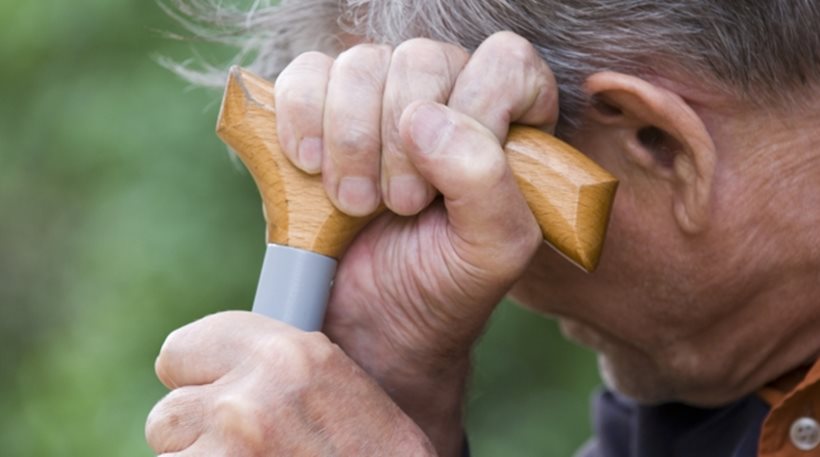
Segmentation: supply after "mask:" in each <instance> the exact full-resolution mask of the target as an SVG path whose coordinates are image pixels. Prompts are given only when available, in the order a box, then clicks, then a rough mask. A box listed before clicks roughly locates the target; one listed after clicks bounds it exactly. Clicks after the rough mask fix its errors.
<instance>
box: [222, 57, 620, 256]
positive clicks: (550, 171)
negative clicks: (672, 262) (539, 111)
mask: <svg viewBox="0 0 820 457" xmlns="http://www.w3.org/2000/svg"><path fill="white" fill-rule="evenodd" d="M275 123H276V113H275V112H274V90H273V84H272V83H270V82H268V81H266V80H264V79H262V78H260V77H258V76H256V75H254V74H252V73H250V72H248V71H246V70H243V69H241V68H239V67H234V68H232V69H231V71H230V75H229V77H228V82H227V86H226V88H225V96H224V98H223V100H222V108H221V110H220V113H219V120H218V122H217V129H216V130H217V134H218V135H219V137H220V138H221V139H222V140H223V141H224V142H225V143H226V144H228V146H230V147H231V148H232V149H233V150H234V151H235V152H236V153H237V154H238V155H239V157H240V158H241V159H242V162H243V163H244V164H245V166H246V167H247V168H248V170H249V171H250V173H251V175H252V176H253V178H254V180H255V181H256V185H257V187H258V188H259V192H260V194H261V196H262V202H263V208H264V212H265V219H266V221H267V233H268V242H270V243H276V244H280V245H284V246H291V247H296V248H301V249H306V250H308V251H311V252H316V253H319V254H323V255H326V256H329V257H334V258H338V257H339V256H340V255H341V254H342V253H343V252H344V249H345V248H346V247H347V244H348V243H349V242H350V241H351V240H352V239H353V237H354V236H355V234H356V233H357V232H358V231H359V230H360V229H361V228H362V227H363V226H364V225H365V224H367V222H368V221H369V220H370V219H372V218H373V217H374V216H375V215H376V214H374V215H371V216H369V217H365V218H356V217H350V216H348V215H346V214H344V213H342V212H340V211H339V210H337V209H336V208H335V207H334V206H333V204H332V203H331V202H330V200H329V199H328V198H327V195H326V194H325V191H324V188H323V186H322V179H321V177H320V176H318V175H308V174H307V173H304V172H302V171H301V170H299V169H298V168H296V167H295V166H293V165H292V164H291V163H290V161H289V160H288V159H287V158H286V157H285V155H284V154H282V152H281V149H280V146H279V140H278V138H277V135H276V127H275V125H276V124H275ZM504 150H505V151H506V152H507V160H508V162H509V164H510V168H511V169H512V171H513V173H514V174H515V177H516V179H517V181H518V184H519V187H520V188H521V191H522V193H523V194H524V197H525V198H526V200H527V202H528V204H529V206H530V209H531V210H532V211H533V214H534V215H535V217H536V219H537V220H538V224H539V225H540V227H541V231H542V232H543V234H544V239H545V240H546V241H547V242H549V243H550V244H551V245H552V246H553V247H555V248H556V249H557V250H558V251H559V252H561V253H562V254H564V255H565V256H566V257H567V258H569V259H570V260H572V261H573V262H575V263H576V264H577V265H579V266H580V267H581V268H583V269H584V270H586V271H592V270H593V269H595V267H596V266H597V264H598V259H599V257H600V254H601V249H602V247H603V242H604V238H605V235H606V228H607V223H608V221H609V214H610V209H611V206H612V201H613V199H614V196H615V190H616V188H617V185H618V182H617V180H616V179H615V178H614V177H613V176H612V175H610V174H609V173H608V172H607V171H605V170H604V169H602V168H601V167H599V166H598V165H597V164H596V163H595V162H593V161H592V160H590V159H589V158H587V157H586V156H584V155H583V154H581V153H580V152H578V151H577V150H575V149H573V148H572V147H571V146H569V145H567V144H566V143H563V142H561V141H560V140H558V139H556V138H555V137H553V136H551V135H548V134H546V133H544V132H542V131H540V130H536V129H533V128H529V127H522V126H512V127H511V129H510V132H509V135H508V138H507V142H506V144H505V145H504Z"/></svg>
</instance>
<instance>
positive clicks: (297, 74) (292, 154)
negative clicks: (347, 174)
mask: <svg viewBox="0 0 820 457" xmlns="http://www.w3.org/2000/svg"><path fill="white" fill-rule="evenodd" d="M331 65H333V59H331V58H330V57H328V56H326V55H324V54H321V53H318V52H308V53H305V54H302V55H300V56H299V57H297V58H296V59H295V60H294V61H293V62H291V64H290V65H288V66H287V67H286V68H285V69H284V70H283V71H282V73H281V74H280V75H279V78H277V80H276V86H275V91H276V94H275V95H276V113H277V119H276V130H277V134H278V136H279V143H280V144H281V145H282V149H283V151H284V153H285V155H286V156H287V157H288V158H289V159H290V161H291V162H293V163H294V164H295V165H296V166H297V167H299V168H301V169H302V170H304V171H306V172H308V173H318V172H319V171H320V170H321V169H322V150H323V149H324V147H323V144H322V134H323V128H322V116H323V114H324V107H325V92H326V91H327V83H328V79H329V77H330V67H331Z"/></svg>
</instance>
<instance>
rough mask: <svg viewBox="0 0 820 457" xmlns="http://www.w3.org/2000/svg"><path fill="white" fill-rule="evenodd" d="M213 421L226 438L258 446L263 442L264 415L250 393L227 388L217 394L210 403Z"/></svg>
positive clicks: (213, 424) (253, 446)
mask: <svg viewBox="0 0 820 457" xmlns="http://www.w3.org/2000/svg"><path fill="white" fill-rule="evenodd" d="M212 408H213V415H212V417H213V423H212V424H211V425H212V426H214V427H216V428H217V429H218V430H219V431H220V432H221V433H222V434H223V435H224V436H226V437H227V438H228V439H232V440H236V441H237V442H241V443H244V444H245V445H248V446H250V447H251V448H258V447H259V446H261V444H262V443H263V442H264V437H265V428H266V427H265V425H264V424H265V421H266V417H265V416H266V415H265V414H263V411H262V409H261V406H260V404H259V402H258V401H257V400H256V399H255V398H253V396H251V395H246V394H244V393H242V392H237V391H235V390H228V391H224V392H222V393H221V394H220V395H217V396H216V397H215V398H214V400H213V404H212Z"/></svg>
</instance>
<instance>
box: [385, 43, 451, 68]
mask: <svg viewBox="0 0 820 457" xmlns="http://www.w3.org/2000/svg"><path fill="white" fill-rule="evenodd" d="M442 53H443V50H442V49H441V45H440V44H439V43H437V42H435V41H433V40H430V39H427V38H413V39H412V40H408V41H405V42H403V43H401V44H400V45H399V46H398V47H397V48H396V50H395V51H393V59H392V61H391V65H396V66H397V67H399V68H407V67H410V66H416V67H418V68H420V70H421V71H425V70H426V71H428V72H433V71H435V70H438V69H439V68H441V67H442V65H443V64H444V63H445V62H443V61H442V59H441V56H442Z"/></svg>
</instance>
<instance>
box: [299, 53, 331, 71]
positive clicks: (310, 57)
mask: <svg viewBox="0 0 820 457" xmlns="http://www.w3.org/2000/svg"><path fill="white" fill-rule="evenodd" d="M332 62H333V58H331V57H330V56H328V55H326V54H323V53H321V52H319V51H308V52H303V53H302V54H299V55H298V56H296V58H295V59H293V62H291V65H294V66H301V67H305V68H309V69H315V68H324V67H326V66H328V65H329V64H331V63H332Z"/></svg>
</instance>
